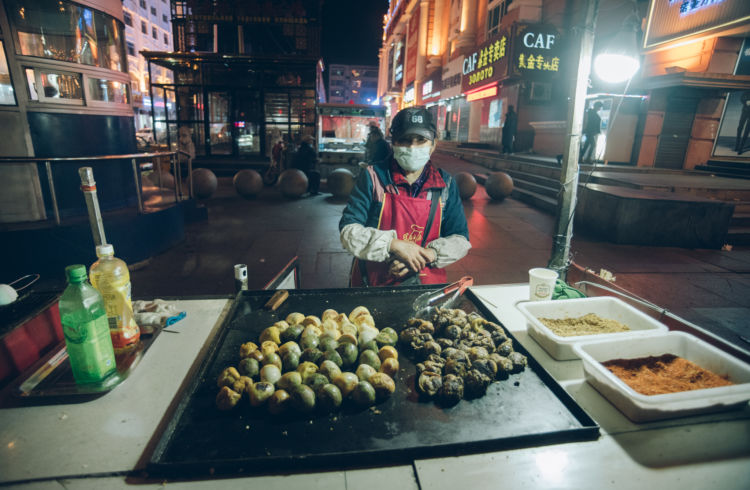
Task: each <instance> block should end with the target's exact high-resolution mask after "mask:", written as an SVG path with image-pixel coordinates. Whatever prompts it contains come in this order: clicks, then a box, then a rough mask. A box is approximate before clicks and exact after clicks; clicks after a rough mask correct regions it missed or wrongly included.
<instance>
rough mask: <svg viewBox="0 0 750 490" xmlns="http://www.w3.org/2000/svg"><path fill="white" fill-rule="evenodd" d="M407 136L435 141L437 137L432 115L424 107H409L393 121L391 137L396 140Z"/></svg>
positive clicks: (401, 111)
mask: <svg viewBox="0 0 750 490" xmlns="http://www.w3.org/2000/svg"><path fill="white" fill-rule="evenodd" d="M407 135H417V136H422V137H424V138H427V139H429V140H434V139H435V136H436V135H437V128H436V127H435V121H433V120H432V114H430V112H429V111H428V110H427V109H425V108H424V107H422V106H414V107H407V108H406V109H402V110H400V111H399V112H398V114H396V116H395V117H394V118H393V121H391V137H392V138H393V139H394V140H395V139H398V138H401V137H402V136H407Z"/></svg>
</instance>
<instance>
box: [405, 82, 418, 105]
mask: <svg viewBox="0 0 750 490" xmlns="http://www.w3.org/2000/svg"><path fill="white" fill-rule="evenodd" d="M415 102H416V101H415V100H414V84H413V83H410V84H409V85H407V86H406V90H404V105H403V106H404V107H409V106H412V105H414V103H415Z"/></svg>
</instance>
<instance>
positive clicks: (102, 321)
mask: <svg viewBox="0 0 750 490" xmlns="http://www.w3.org/2000/svg"><path fill="white" fill-rule="evenodd" d="M86 275H87V274H86V266H85V265H81V264H76V265H69V266H68V267H66V268H65V276H66V277H67V279H68V287H67V288H65V291H64V292H63V294H62V296H61V297H60V319H61V320H62V327H63V334H64V336H65V345H66V347H67V349H68V358H69V359H70V366H71V368H72V370H73V377H74V378H75V380H76V383H79V384H84V383H95V382H98V381H101V380H103V379H104V378H106V377H107V376H109V375H110V374H112V373H113V372H114V371H115V369H116V367H117V366H116V364H115V352H114V349H113V348H112V338H111V337H110V334H109V322H108V321H107V312H106V310H105V309H104V302H103V301H102V297H101V295H100V294H99V292H98V291H97V290H96V289H94V288H93V287H92V286H91V285H90V284H89V283H88V282H86Z"/></svg>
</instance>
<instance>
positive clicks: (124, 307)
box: [89, 243, 141, 352]
mask: <svg viewBox="0 0 750 490" xmlns="http://www.w3.org/2000/svg"><path fill="white" fill-rule="evenodd" d="M114 254H115V250H114V247H112V245H110V244H108V243H105V244H102V245H97V247H96V256H97V257H99V260H97V261H96V262H94V264H93V265H92V266H91V269H90V270H89V277H90V279H91V285H92V286H94V287H95V288H96V289H97V290H98V291H99V293H100V294H101V295H102V298H103V299H104V308H105V309H106V311H107V320H108V321H109V333H110V334H111V335H112V345H113V346H114V348H115V352H120V351H121V350H124V349H127V348H129V347H132V346H134V345H136V344H137V343H138V339H139V338H140V337H141V331H140V329H139V328H138V324H137V323H136V322H135V318H134V316H133V303H132V302H131V299H130V288H131V286H130V273H129V272H128V265H127V264H126V263H125V262H124V261H122V260H121V259H118V258H117V257H115V255H114Z"/></svg>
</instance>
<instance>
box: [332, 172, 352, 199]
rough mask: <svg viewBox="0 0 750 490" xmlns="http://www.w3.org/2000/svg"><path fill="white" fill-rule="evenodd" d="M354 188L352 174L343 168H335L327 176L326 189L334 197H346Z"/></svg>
mask: <svg viewBox="0 0 750 490" xmlns="http://www.w3.org/2000/svg"><path fill="white" fill-rule="evenodd" d="M352 189H354V174H353V173H351V171H349V170H347V169H345V168H337V169H336V170H334V171H333V172H331V174H330V175H329V176H328V191H329V192H330V193H331V194H333V196H334V197H337V198H339V199H346V198H347V197H349V194H351V192H352Z"/></svg>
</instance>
